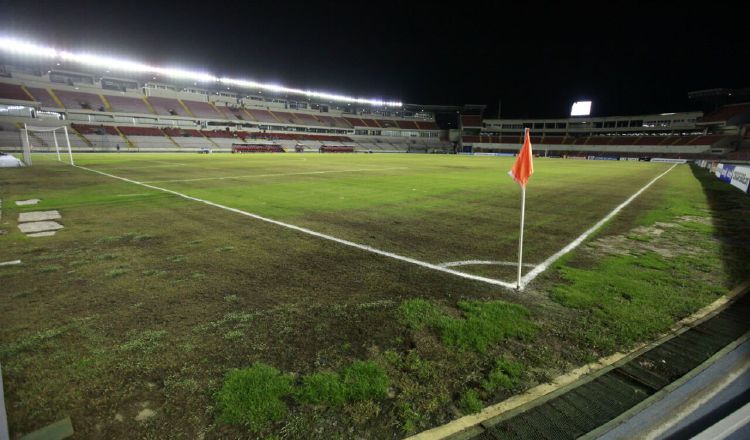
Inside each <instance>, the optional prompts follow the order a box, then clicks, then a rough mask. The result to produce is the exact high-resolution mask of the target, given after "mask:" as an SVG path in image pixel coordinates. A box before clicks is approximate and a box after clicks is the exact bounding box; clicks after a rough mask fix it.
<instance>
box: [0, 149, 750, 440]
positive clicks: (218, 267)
mask: <svg viewBox="0 0 750 440" xmlns="http://www.w3.org/2000/svg"><path fill="white" fill-rule="evenodd" d="M34 159H35V165H34V166H33V167H31V168H26V169H8V170H1V171H0V199H2V201H3V203H2V210H3V211H2V218H1V219H0V231H2V232H0V262H3V261H9V260H16V259H20V260H22V262H23V263H22V264H21V265H18V266H4V267H0V316H2V321H3V325H2V326H0V363H2V366H3V379H4V383H5V392H6V401H7V402H8V405H7V407H8V412H9V414H8V417H9V422H10V429H11V436H13V435H18V434H25V433H29V432H31V431H34V430H35V429H38V428H41V427H43V426H45V425H47V424H49V423H52V422H54V421H56V420H59V419H61V418H64V417H71V420H72V421H73V425H74V427H75V429H76V432H77V435H78V436H79V438H126V437H127V438H197V437H202V438H206V439H213V438H256V437H258V438H290V439H296V438H300V439H301V438H305V439H309V438H321V439H322V438H326V439H328V438H352V437H354V436H359V437H362V438H386V437H387V438H392V437H404V436H407V435H410V434H414V433H416V432H419V431H421V430H424V429H428V428H430V427H434V426H437V425H439V424H442V423H445V422H447V421H450V420H452V419H454V418H456V417H458V416H460V415H461V414H466V413H468V412H472V411H475V410H477V409H478V408H481V406H484V405H489V404H492V403H495V402H498V401H501V400H503V399H505V398H508V397H510V396H512V395H515V394H518V393H521V392H523V391H524V390H525V389H528V388H529V387H532V386H534V385H536V384H539V383H542V382H545V381H547V380H549V379H550V378H551V377H554V376H555V375H557V374H561V373H563V372H565V371H569V370H570V369H573V368H575V367H578V366H580V365H582V364H584V363H586V362H589V361H591V360H594V359H596V358H598V357H600V356H604V355H608V354H611V353H613V352H614V351H617V350H626V349H628V348H629V347H632V346H634V344H637V343H639V342H643V341H647V340H650V339H652V338H654V337H656V336H657V335H658V334H660V333H661V332H664V331H666V330H667V329H668V328H669V327H670V326H671V325H672V324H674V323H675V322H676V321H677V320H679V319H681V318H683V317H685V316H687V315H689V314H690V313H692V312H694V311H695V310H697V309H699V308H700V307H702V306H704V305H706V304H708V303H710V302H711V301H713V300H715V299H716V298H718V297H719V296H720V295H722V294H724V293H726V292H727V290H728V289H729V288H731V287H733V286H734V285H735V284H736V283H737V282H738V281H739V280H741V279H742V278H743V277H745V276H746V274H747V273H748V272H750V267H748V265H749V264H750V263H748V262H749V261H750V258H748V257H750V255H748V248H747V246H744V245H743V243H747V242H748V240H749V239H750V231H749V230H748V229H749V228H748V226H747V225H746V224H745V223H743V222H742V221H741V219H742V218H747V213H748V212H750V202H748V200H747V197H746V196H745V195H742V194H740V193H739V192H738V191H736V190H734V189H733V188H731V187H729V186H727V185H724V184H722V183H721V182H718V181H717V180H716V179H715V178H713V177H712V176H710V175H708V173H707V172H706V171H705V170H700V169H697V168H693V167H690V166H688V165H679V166H677V167H675V168H674V169H672V170H671V171H670V172H669V173H667V174H665V175H664V176H663V177H662V178H660V179H659V180H657V181H656V182H655V183H654V184H653V186H651V187H649V188H648V189H647V190H646V191H644V192H643V194H641V195H640V196H639V197H638V198H636V199H635V200H634V201H633V202H632V203H631V204H630V205H628V206H627V207H626V208H625V209H623V211H622V212H620V214H618V215H617V216H616V217H614V218H613V219H612V220H610V221H609V222H608V223H607V224H606V225H605V226H604V227H603V228H602V229H601V230H600V231H598V232H597V233H595V234H594V235H593V236H592V237H590V238H589V239H588V240H586V241H585V242H584V243H583V244H582V245H581V246H580V247H579V248H577V249H575V250H574V251H572V252H571V253H570V254H568V255H566V256H565V257H564V258H562V259H561V260H560V261H558V262H556V263H555V264H553V265H552V266H551V267H550V268H549V269H548V270H546V271H545V272H544V273H542V274H541V275H540V276H539V277H538V278H536V279H535V280H534V281H533V282H532V283H531V284H530V285H529V286H528V287H527V288H526V289H525V290H524V291H523V292H515V291H513V290H511V289H506V288H503V287H500V286H497V285H493V284H489V283H484V282H480V281H475V280H470V279H466V278H461V277H458V276H455V275H452V274H450V273H445V272H440V271H437V270H433V269H430V268H428V267H423V266H420V265H416V264H411V263H409V262H406V261H402V260H398V259H394V258H388V257H386V256H383V255H379V254H376V253H373V252H368V251H366V250H362V249H358V248H355V247H351V246H345V245H342V244H340V243H337V242H335V241H331V240H326V239H322V238H319V237H316V236H313V235H309V234H306V233H302V232H300V231H297V230H294V229H291V228H289V227H284V226H280V225H277V224H273V223H269V222H267V221H261V220H258V219H253V218H250V217H247V216H244V215H240V214H238V213H235V212H230V211H227V210H224V209H220V208H218V207H215V206H210V205H207V204H205V203H199V202H197V201H194V200H190V199H187V198H183V197H178V196H176V195H175V194H172V193H169V192H165V191H161V190H158V189H154V188H148V187H145V186H142V185H137V184H134V183H130V182H126V181H123V180H118V179H114V178H111V177H107V176H104V175H102V174H98V173H95V172H92V171H89V170H86V169H83V168H75V167H71V166H69V165H65V164H62V163H59V162H57V161H56V160H54V157H53V156H52V155H37V157H35V158H34ZM75 159H76V164H77V165H79V166H81V167H86V168H89V169H91V170H97V171H100V172H103V173H108V174H111V175H114V176H119V177H122V178H126V179H131V180H133V181H137V182H143V183H145V184H146V185H152V186H155V187H159V188H163V189H165V190H169V191H174V192H177V193H180V194H184V195H185V196H189V197H195V198H199V199H202V200H206V201H209V202H212V203H216V204H220V205H223V206H226V207H230V208H234V209H237V210H241V211H244V212H248V213H252V214H255V215H258V216H262V217H264V218H266V219H271V220H275V221H279V222H283V223H284V224H286V225H294V226H297V227H301V228H305V229H306V230H311V231H315V232H318V233H321V234H326V235H327V236H331V237H335V238H338V239H341V240H347V241H349V242H353V243H357V244H359V245H363V246H369V247H372V248H376V249H379V250H381V251H385V252H389V253H393V254H396V255H399V256H402V257H407V258H411V259H415V260H418V261H421V262H425V263H429V264H433V265H441V264H446V263H455V262H460V261H466V260H488V261H496V262H514V261H515V260H516V251H517V240H518V222H519V208H520V189H519V187H518V185H517V184H516V183H515V182H513V180H512V179H511V178H510V177H508V176H507V174H506V173H507V171H508V170H509V169H510V167H511V165H512V161H513V159H512V158H498V157H466V156H442V155H434V156H433V155H405V154H394V155H385V154H383V155H378V154H367V155H364V154H362V155H361V154H341V155H334V154H328V155H326V154H276V155H274V154H258V155H251V154H247V155H224V154H213V155H198V154H194V155H193V154H130V153H121V154H77V155H75ZM534 165H535V174H534V176H533V177H532V179H531V181H530V183H529V186H528V190H527V213H526V231H525V237H526V240H525V246H524V248H525V256H524V261H525V262H526V263H529V264H531V265H532V266H533V265H535V264H538V263H540V262H541V261H544V260H545V259H547V258H548V257H550V256H551V255H552V254H554V253H555V252H557V251H559V250H560V249H562V248H563V247H564V246H566V245H567V244H568V243H570V242H571V241H573V240H574V239H575V238H576V237H578V236H579V235H580V234H581V233H583V232H584V231H586V230H587V229H589V228H590V227H591V226H592V225H594V224H595V223H596V222H598V221H599V220H600V219H602V218H603V217H604V216H606V215H607V214H608V213H609V212H611V211H612V209H613V208H615V207H616V206H618V205H619V204H620V203H622V202H623V201H625V200H626V199H628V198H629V197H630V196H631V195H632V194H634V193H635V192H636V191H638V190H639V189H640V188H642V187H643V186H644V185H646V184H647V183H648V182H650V181H651V180H652V179H654V178H655V177H657V176H659V175H660V174H662V173H664V172H665V171H667V170H668V169H669V168H670V167H671V165H670V164H656V163H653V164H652V163H638V162H606V161H572V160H561V159H545V158H539V159H536V160H535V163H534ZM29 198H39V199H42V201H41V202H40V204H39V205H37V206H26V207H19V206H16V205H15V203H14V202H15V201H16V200H23V199H29ZM49 209H57V210H59V211H60V213H61V214H62V220H61V223H62V224H64V226H65V228H64V229H62V230H61V231H59V232H58V233H57V234H56V235H55V236H54V237H48V238H37V239H32V238H28V237H25V236H24V235H23V234H22V233H21V232H20V231H19V230H18V228H17V217H18V213H20V212H28V211H36V210H49ZM532 266H529V267H526V268H525V269H524V271H525V272H528V271H529V270H531V268H532ZM453 269H456V270H460V271H463V272H466V273H469V274H474V275H479V276H482V277H488V278H492V279H497V280H502V281H505V282H509V283H511V282H513V280H514V276H515V267H514V266H512V265H502V264H486V265H482V264H474V265H462V266H455V267H453ZM500 321H502V325H500V324H498V323H499V322H500ZM247 387H251V388H252V390H251V391H248V388H247Z"/></svg>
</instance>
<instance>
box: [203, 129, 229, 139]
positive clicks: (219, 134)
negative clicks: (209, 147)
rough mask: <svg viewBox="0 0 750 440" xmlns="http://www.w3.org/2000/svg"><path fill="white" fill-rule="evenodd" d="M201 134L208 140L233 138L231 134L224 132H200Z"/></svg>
mask: <svg viewBox="0 0 750 440" xmlns="http://www.w3.org/2000/svg"><path fill="white" fill-rule="evenodd" d="M201 133H203V135H204V136H206V137H210V138H224V139H232V138H234V137H235V136H234V133H233V132H231V131H226V130H201Z"/></svg>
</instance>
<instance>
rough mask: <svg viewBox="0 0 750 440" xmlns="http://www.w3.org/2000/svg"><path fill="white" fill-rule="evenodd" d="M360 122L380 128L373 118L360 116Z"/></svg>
mask: <svg viewBox="0 0 750 440" xmlns="http://www.w3.org/2000/svg"><path fill="white" fill-rule="evenodd" d="M360 119H361V120H362V122H364V123H365V126H367V127H372V128H380V126H379V125H378V122H377V121H376V120H374V119H367V118H360Z"/></svg>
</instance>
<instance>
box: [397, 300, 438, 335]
mask: <svg viewBox="0 0 750 440" xmlns="http://www.w3.org/2000/svg"><path fill="white" fill-rule="evenodd" d="M398 314H399V320H400V321H401V322H402V323H403V324H405V325H406V326H407V327H409V328H411V329H413V330H421V329H422V328H424V327H425V326H429V325H433V324H434V323H436V322H438V321H439V320H440V319H441V318H442V317H443V312H442V311H441V310H440V309H439V308H438V307H437V306H436V305H435V304H434V303H432V302H431V301H429V300H426V299H422V298H416V299H410V300H408V301H404V302H402V303H401V305H400V306H399V308H398Z"/></svg>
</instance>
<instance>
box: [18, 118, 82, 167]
mask: <svg viewBox="0 0 750 440" xmlns="http://www.w3.org/2000/svg"><path fill="white" fill-rule="evenodd" d="M21 143H22V144H23V162H24V163H25V164H26V166H31V152H32V151H54V152H55V153H56V154H57V160H59V161H61V162H62V161H63V157H62V154H64V151H63V152H62V154H61V152H60V148H63V149H67V152H68V161H69V162H70V164H71V165H75V162H74V161H73V149H72V148H71V146H70V137H69V136H68V127H67V126H65V125H62V126H59V127H39V126H33V125H28V124H23V131H22V132H21Z"/></svg>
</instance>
